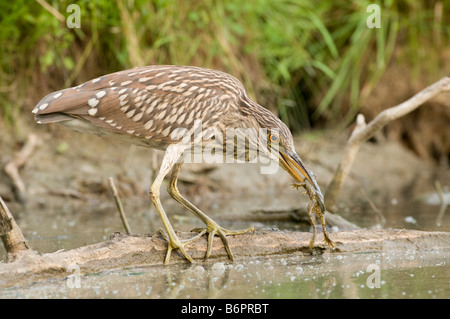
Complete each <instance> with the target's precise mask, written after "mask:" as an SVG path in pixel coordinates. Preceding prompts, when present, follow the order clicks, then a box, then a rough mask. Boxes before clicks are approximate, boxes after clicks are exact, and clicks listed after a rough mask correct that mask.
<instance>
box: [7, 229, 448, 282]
mask: <svg viewBox="0 0 450 319" xmlns="http://www.w3.org/2000/svg"><path fill="white" fill-rule="evenodd" d="M178 235H179V237H180V238H181V239H186V238H190V237H192V236H193V233H179V234H178ZM331 237H332V239H333V240H334V241H335V242H336V243H337V248H336V249H330V248H329V247H328V246H327V245H326V244H325V243H324V242H323V235H322V234H318V235H317V238H316V245H317V246H316V247H315V248H314V251H313V252H311V250H310V249H309V241H310V239H311V233H307V232H286V231H276V230H272V229H262V230H258V231H256V232H255V233H253V234H252V233H250V234H243V235H238V236H229V237H228V241H229V245H230V248H231V249H232V250H233V253H234V255H235V258H236V259H242V258H249V257H257V256H274V255H286V254H311V253H346V252H396V251H411V250H413V251H427V250H444V249H448V248H450V233H447V232H425V231H417V230H407V229H401V230H398V229H393V230H354V231H346V232H337V233H331ZM206 246H207V240H206V236H205V237H203V238H201V239H199V240H197V241H195V242H193V243H192V244H190V245H189V246H188V247H187V252H188V253H189V254H190V255H191V256H192V258H193V259H194V260H195V261H196V262H201V261H202V260H203V258H204V255H205V253H206ZM166 249H167V242H166V241H165V240H164V239H163V238H162V237H161V235H159V233H157V234H153V235H124V234H122V233H115V234H113V236H112V237H111V239H110V240H107V241H104V242H100V243H97V244H92V245H88V246H83V247H80V248H76V249H72V250H68V251H57V252H53V253H47V254H43V255H37V254H34V255H30V254H26V255H24V256H23V257H22V258H18V259H16V260H15V261H13V262H10V263H4V264H0V288H5V287H13V286H21V285H26V284H31V283H33V282H38V281H45V280H48V279H50V278H65V277H68V276H70V275H71V274H72V273H73V271H74V269H77V271H79V273H80V274H88V273H95V272H99V271H102V270H105V269H120V268H125V267H141V266H151V265H162V264H163V261H164V256H165V253H166ZM210 259H213V260H216V259H221V260H224V261H226V260H227V253H226V251H225V249H224V248H223V244H222V242H221V241H220V240H218V239H216V240H215V241H214V245H213V251H212V256H211V257H210ZM208 260H209V259H208ZM171 263H186V259H185V258H184V257H183V256H182V255H180V254H178V253H176V252H175V253H173V256H172V259H171Z"/></svg>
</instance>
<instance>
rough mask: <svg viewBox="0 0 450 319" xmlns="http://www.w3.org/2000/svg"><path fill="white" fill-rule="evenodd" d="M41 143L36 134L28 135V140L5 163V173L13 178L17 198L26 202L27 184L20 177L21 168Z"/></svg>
mask: <svg viewBox="0 0 450 319" xmlns="http://www.w3.org/2000/svg"><path fill="white" fill-rule="evenodd" d="M38 143H39V139H38V137H37V136H36V135H35V134H30V135H28V138H27V141H26V142H25V145H24V146H23V147H22V149H21V150H20V151H19V152H17V153H16V154H14V157H13V159H12V160H11V161H9V162H8V163H7V164H6V165H5V168H4V170H5V173H6V175H7V176H8V177H9V178H10V179H11V182H12V183H13V187H14V191H15V194H16V196H17V199H18V200H19V201H20V202H21V203H24V202H25V191H26V189H25V184H24V183H23V181H22V179H21V178H20V174H19V169H20V168H21V167H22V166H24V165H25V163H26V162H27V161H28V159H29V158H30V156H31V154H33V151H34V149H35V148H36V146H37V145H38Z"/></svg>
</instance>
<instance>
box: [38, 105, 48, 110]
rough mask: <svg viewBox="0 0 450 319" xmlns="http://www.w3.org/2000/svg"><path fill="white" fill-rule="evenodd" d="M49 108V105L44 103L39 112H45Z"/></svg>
mask: <svg viewBox="0 0 450 319" xmlns="http://www.w3.org/2000/svg"><path fill="white" fill-rule="evenodd" d="M47 106H48V103H44V104H42V105H41V106H39V110H41V111H43V110H45V109H46V108H47Z"/></svg>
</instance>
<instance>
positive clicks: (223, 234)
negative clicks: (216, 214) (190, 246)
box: [192, 222, 255, 260]
mask: <svg viewBox="0 0 450 319" xmlns="http://www.w3.org/2000/svg"><path fill="white" fill-rule="evenodd" d="M192 231H196V232H200V233H201V234H202V235H203V234H204V233H208V244H207V249H206V254H205V259H207V258H208V257H209V256H211V252H212V248H213V242H214V236H215V235H218V236H219V237H220V238H221V239H222V242H223V245H224V247H225V250H226V251H227V254H228V258H230V260H234V256H233V253H232V252H231V248H230V245H229V244H228V239H227V236H229V235H242V234H245V233H248V232H254V231H255V229H254V228H253V227H250V228H246V229H240V230H229V229H226V228H223V227H221V226H219V225H218V224H217V223H215V222H210V223H208V225H207V228H195V229H193V230H192Z"/></svg>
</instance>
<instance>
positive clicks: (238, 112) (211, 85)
mask: <svg viewBox="0 0 450 319" xmlns="http://www.w3.org/2000/svg"><path fill="white" fill-rule="evenodd" d="M32 113H33V114H34V115H35V119H36V121H37V122H38V123H40V124H46V123H61V124H64V125H67V126H69V127H71V128H72V129H75V130H77V131H81V132H89V133H93V134H97V135H106V136H113V137H119V138H122V139H125V140H127V141H129V142H131V143H135V144H138V145H142V146H147V147H151V148H157V149H160V150H165V156H164V159H163V162H162V165H161V168H160V172H159V174H158V176H157V177H156V179H155V181H154V183H153V184H152V186H151V188H150V194H151V197H152V201H153V203H154V204H155V206H156V208H157V211H158V213H159V214H160V216H161V218H162V220H163V224H164V227H165V229H166V232H167V240H168V242H169V247H168V252H167V254H166V259H165V261H166V262H168V261H169V258H170V253H171V250H172V249H179V250H180V251H181V252H182V253H183V255H184V256H185V257H186V258H187V259H188V260H190V261H192V258H191V257H190V256H189V254H187V253H186V251H185V249H184V246H185V245H186V244H187V243H189V242H191V241H192V240H195V239H197V238H198V236H196V237H194V239H192V240H188V241H186V242H183V241H181V240H179V239H178V237H177V236H176V234H175V232H174V230H173V228H172V226H171V225H170V222H169V220H168V218H167V216H166V214H165V212H164V209H163V208H162V205H161V203H160V201H159V188H160V185H161V182H162V180H163V178H164V177H165V176H166V175H167V174H168V173H169V172H170V170H172V178H171V182H170V183H169V193H170V194H171V195H172V197H173V198H174V199H176V200H177V201H179V202H180V203H181V204H183V205H184V206H185V207H186V208H187V209H189V210H190V211H191V212H192V213H194V214H195V215H196V216H197V217H198V218H200V219H201V220H202V221H203V222H204V223H205V224H206V226H207V227H206V229H205V230H204V231H203V232H201V233H200V235H202V234H203V233H208V234H209V239H208V249H207V257H208V256H209V254H210V253H211V245H212V240H213V237H214V235H215V234H217V235H219V236H220V237H221V238H222V241H223V242H224V245H225V248H226V249H227V252H228V255H229V257H230V258H231V259H232V258H233V255H232V253H231V250H230V248H229V247H228V243H227V239H226V235H230V234H240V233H243V232H246V231H249V230H250V229H247V230H242V231H230V230H226V229H224V228H222V227H220V226H219V225H217V224H216V223H215V222H214V221H213V220H212V219H211V218H209V217H208V216H207V215H206V214H204V213H203V212H201V211H200V210H199V209H198V208H196V207H195V206H194V205H192V204H191V203H189V202H188V201H187V200H186V199H185V198H184V197H182V196H181V195H180V194H179V192H178V189H177V187H176V180H177V175H178V171H179V169H180V167H181V164H182V159H183V156H184V154H185V151H186V150H187V148H188V147H192V145H194V144H198V143H200V144H201V145H202V146H204V145H205V140H214V142H216V144H217V145H221V146H223V147H222V149H221V150H222V151H223V152H224V153H225V152H226V147H225V144H226V143H225V142H224V140H223V141H217V140H215V139H218V137H219V136H222V137H227V136H228V135H229V134H228V132H229V131H227V130H229V129H235V131H238V130H239V129H242V130H241V131H239V132H244V133H245V132H248V130H252V129H255V130H261V129H263V130H266V131H267V132H268V133H267V135H266V136H261V134H259V135H258V134H247V135H248V136H247V135H246V136H245V139H246V144H245V150H244V153H245V155H244V157H245V158H246V159H247V160H248V159H249V157H248V153H249V150H250V149H257V150H258V152H259V154H260V155H262V156H265V157H267V158H269V159H271V160H273V161H279V164H280V166H281V167H282V168H284V169H285V170H286V171H287V172H288V173H289V174H291V175H292V176H293V177H294V179H295V180H296V181H298V182H299V183H303V182H304V180H303V177H304V178H305V179H306V180H307V181H309V183H311V185H312V187H313V188H314V189H315V192H316V195H317V196H316V201H317V204H318V205H319V206H320V208H321V210H322V211H323V210H324V206H323V196H322V193H321V192H320V188H319V186H318V184H317V182H316V180H315V177H314V174H313V173H312V172H310V171H309V170H308V169H307V168H306V167H305V165H304V164H303V162H302V161H301V159H300V157H299V156H298V155H297V154H296V153H295V150H294V143H293V138H292V134H291V132H290V131H289V129H288V128H287V127H286V125H284V124H283V122H282V121H281V120H280V119H278V118H277V117H276V116H275V115H274V114H273V113H271V112H270V111H268V110H267V109H265V108H264V107H262V106H260V105H259V104H257V103H256V102H254V101H252V100H251V99H250V98H249V97H248V95H247V93H246V91H245V89H244V87H243V85H242V84H241V82H239V81H238V80H237V79H236V78H234V77H233V76H231V75H229V74H227V73H224V72H221V71H216V70H211V69H205V68H199V67H192V66H171V65H162V66H146V67H138V68H134V69H130V70H125V71H120V72H116V73H112V74H108V75H104V76H101V77H98V78H96V79H93V80H91V81H88V82H86V83H83V84H81V85H78V86H76V87H73V88H68V89H64V90H61V91H57V92H54V93H51V94H49V95H47V96H46V97H44V98H43V99H42V100H41V101H40V102H39V103H38V104H37V105H36V106H35V108H34V109H33V111H32ZM196 123H201V127H200V131H201V133H200V138H199V139H195V138H193V136H195V134H194V133H196V130H197V129H199V128H198V127H196V125H198V124H196ZM180 130H184V131H183V132H188V133H189V135H188V136H189V139H188V142H189V143H186V141H185V140H184V142H185V143H180V141H181V140H182V138H183V137H184V136H185V135H177V132H180ZM266 131H263V132H266ZM255 132H256V131H255ZM227 134H228V135H227ZM240 134H243V133H240ZM262 137H263V138H267V137H270V138H269V139H268V143H263V140H262V139H261V138H262ZM225 139H226V138H225ZM275 142H276V143H275ZM274 144H276V146H274ZM227 146H228V145H227ZM233 152H234V153H233V155H234V156H235V157H236V156H237V152H238V150H236V147H235V148H234V150H233ZM274 152H275V153H274ZM274 154H275V155H274ZM299 173H300V174H302V175H303V177H302V176H301V175H300V174H299ZM324 234H325V235H326V230H325V229H324Z"/></svg>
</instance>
